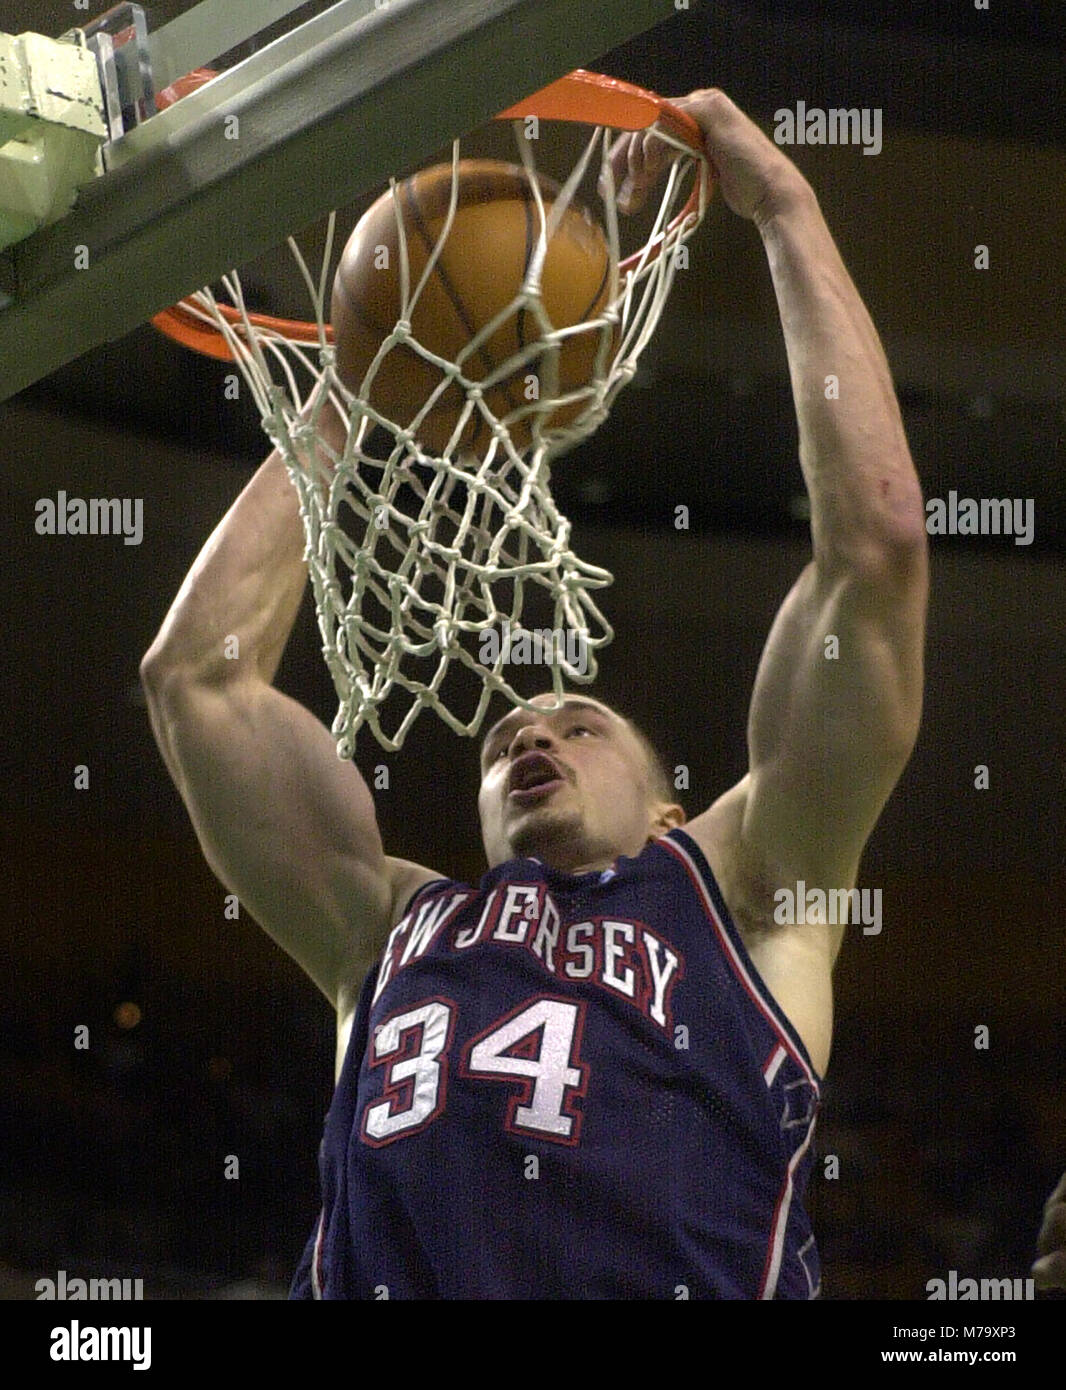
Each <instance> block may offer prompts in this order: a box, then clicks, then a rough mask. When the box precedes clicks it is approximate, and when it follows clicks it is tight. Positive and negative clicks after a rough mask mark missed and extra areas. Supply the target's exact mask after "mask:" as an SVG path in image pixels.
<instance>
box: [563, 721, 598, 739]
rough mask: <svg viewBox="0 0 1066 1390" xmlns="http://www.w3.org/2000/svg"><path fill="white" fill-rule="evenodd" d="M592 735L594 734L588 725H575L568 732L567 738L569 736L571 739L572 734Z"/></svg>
mask: <svg viewBox="0 0 1066 1390" xmlns="http://www.w3.org/2000/svg"><path fill="white" fill-rule="evenodd" d="M591 733H592V730H591V729H590V728H589V727H588V726H587V725H586V724H575V725H574V726H573V728H571V729H570V730H569V731H568V732H567V735H566V736H567V738H569V737H570V735H571V734H591Z"/></svg>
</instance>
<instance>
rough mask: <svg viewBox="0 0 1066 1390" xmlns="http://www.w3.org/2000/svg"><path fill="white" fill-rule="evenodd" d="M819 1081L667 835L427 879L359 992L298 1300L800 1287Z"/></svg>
mask: <svg viewBox="0 0 1066 1390" xmlns="http://www.w3.org/2000/svg"><path fill="white" fill-rule="evenodd" d="M819 1094H820V1090H819V1079H818V1077H817V1075H816V1074H815V1071H814V1068H813V1067H812V1065H811V1062H810V1059H809V1057H808V1055H807V1052H806V1050H805V1048H804V1046H803V1044H802V1042H801V1041H800V1039H799V1037H798V1036H797V1034H796V1032H795V1030H794V1029H793V1028H792V1027H791V1026H790V1025H789V1023H788V1021H787V1019H786V1018H785V1017H784V1016H783V1014H782V1012H781V1010H780V1009H779V1008H778V1006H777V1005H776V1004H775V1002H774V1000H773V999H772V998H771V997H770V995H769V993H768V991H767V989H766V987H765V985H764V984H763V983H762V980H761V979H760V977H759V975H758V974H757V972H756V970H755V967H754V965H753V964H752V962H751V960H750V958H749V956H748V953H747V950H746V949H745V947H744V944H743V942H742V941H741V939H740V936H739V934H738V932H737V930H736V928H735V926H734V924H733V922H732V920H731V918H730V916H729V912H728V910H727V908H726V906H725V903H724V901H723V899H722V896H721V893H720V891H719V889H718V885H717V883H716V882H715V880H714V877H713V875H712V873H711V871H710V868H709V866H708V864H707V861H706V859H705V858H704V856H703V854H702V853H701V851H700V849H699V847H698V846H697V845H696V843H695V841H693V840H692V838H691V837H690V836H689V835H687V834H686V833H685V832H684V831H683V830H672V831H670V832H669V834H667V835H664V836H663V837H662V838H660V839H658V840H655V841H653V842H652V843H650V844H649V845H647V846H646V847H645V848H644V850H643V852H642V853H641V854H640V855H639V856H637V857H636V858H632V859H631V858H626V857H622V858H620V859H618V860H617V861H616V862H615V864H614V866H613V867H612V868H611V869H607V870H605V871H603V872H597V873H588V874H577V875H573V874H567V873H561V872H559V871H557V870H555V869H552V868H550V867H548V866H547V865H545V864H542V863H540V862H539V861H538V860H536V859H512V860H510V861H508V862H507V863H505V864H499V865H497V866H496V867H495V868H494V869H491V870H490V871H489V872H488V873H487V874H485V876H484V878H483V879H482V880H481V884H480V886H479V887H473V886H471V885H469V884H464V883H458V882H454V881H451V880H437V881H434V882H432V883H428V884H426V885H425V886H424V887H423V888H421V889H420V890H419V891H418V892H417V893H416V894H415V895H414V897H413V898H412V899H411V901H410V903H409V904H408V907H407V910H406V912H405V913H404V915H403V917H402V919H401V920H400V921H399V922H398V923H397V925H396V926H395V927H394V929H393V931H392V933H391V934H390V936H389V939H388V943H387V945H386V947H385V950H384V953H383V955H382V958H381V961H380V964H379V965H378V967H377V969H376V970H372V971H371V972H370V974H369V975H368V977H367V979H366V982H365V984H364V986H363V991H362V995H361V997H360V1001H359V1006H358V1010H357V1013H356V1016H355V1021H354V1023H353V1026H352V1033H351V1038H350V1040H349V1043H348V1049H347V1053H346V1056H345V1060H344V1065H343V1069H342V1072H341V1077H340V1080H339V1082H338V1085H337V1089H336V1092H335V1094H334V1097H333V1102H332V1105H331V1107H330V1111H329V1114H328V1116H327V1118H326V1127H325V1136H324V1139H323V1142H322V1146H321V1149H320V1168H321V1179H322V1195H323V1206H322V1212H321V1215H320V1217H319V1220H318V1221H317V1222H316V1224H315V1228H314V1230H313V1232H312V1234H311V1238H310V1240H309V1241H308V1243H307V1248H306V1250H305V1251H304V1256H303V1260H302V1261H301V1264H300V1268H299V1269H298V1271H297V1273H296V1276H295V1278H294V1280H293V1285H292V1291H291V1297H293V1298H316V1297H317V1298H501V1299H504V1298H505V1299H539V1298H627V1299H628V1298H640V1299H645V1298H664V1299H678V1298H685V1297H689V1298H746V1299H753V1298H813V1297H815V1296H816V1295H817V1293H818V1291H819V1261H818V1254H817V1250H816V1247H815V1243H814V1237H813V1235H812V1233H811V1226H810V1222H809V1220H808V1217H807V1213H806V1211H805V1209H804V1206H803V1193H804V1189H805V1187H806V1184H807V1179H808V1176H809V1172H810V1167H811V1163H812V1151H811V1137H812V1132H813V1128H814V1121H815V1114H816V1111H817V1108H818V1103H819Z"/></svg>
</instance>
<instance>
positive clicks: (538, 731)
mask: <svg viewBox="0 0 1066 1390" xmlns="http://www.w3.org/2000/svg"><path fill="white" fill-rule="evenodd" d="M554 744H555V739H554V738H553V737H552V732H551V730H550V729H549V728H548V726H547V725H546V724H541V723H533V724H523V725H522V727H521V728H520V729H519V730H518V732H517V733H516V734H515V736H514V738H513V739H512V740H511V750H510V751H511V757H512V758H517V757H519V756H521V754H523V753H532V752H533V750H534V749H537V748H552V747H554Z"/></svg>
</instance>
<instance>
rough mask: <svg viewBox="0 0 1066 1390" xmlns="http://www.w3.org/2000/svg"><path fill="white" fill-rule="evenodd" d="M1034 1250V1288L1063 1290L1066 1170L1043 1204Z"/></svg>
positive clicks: (1064, 1271) (1065, 1271) (1064, 1277)
mask: <svg viewBox="0 0 1066 1390" xmlns="http://www.w3.org/2000/svg"><path fill="white" fill-rule="evenodd" d="M1036 1249H1037V1254H1038V1255H1039V1256H1040V1258H1039V1259H1038V1260H1037V1261H1036V1263H1035V1264H1034V1265H1033V1268H1032V1270H1031V1271H1030V1273H1031V1274H1032V1276H1033V1281H1034V1283H1035V1284H1036V1287H1037V1288H1038V1289H1066V1173H1063V1175H1062V1177H1061V1178H1060V1179H1059V1185H1058V1186H1057V1187H1056V1188H1055V1191H1054V1192H1053V1193H1052V1194H1051V1196H1050V1197H1049V1198H1048V1199H1047V1201H1046V1202H1045V1204H1044V1222H1043V1225H1042V1226H1041V1227H1040V1234H1039V1235H1038V1236H1037V1238H1036Z"/></svg>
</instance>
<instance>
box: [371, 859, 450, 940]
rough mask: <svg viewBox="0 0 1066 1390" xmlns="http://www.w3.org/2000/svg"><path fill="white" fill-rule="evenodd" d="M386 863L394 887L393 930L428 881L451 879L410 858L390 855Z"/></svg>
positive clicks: (391, 923) (446, 880)
mask: <svg viewBox="0 0 1066 1390" xmlns="http://www.w3.org/2000/svg"><path fill="white" fill-rule="evenodd" d="M386 864H387V868H388V874H389V883H390V886H391V889H392V909H391V911H390V913H389V926H388V930H389V931H391V930H392V928H393V927H394V926H395V925H396V923H397V922H398V921H399V920H400V918H401V917H402V916H403V915H404V913H405V912H406V911H407V907H408V904H409V903H410V901H411V899H412V898H413V897H414V895H415V894H416V893H417V892H418V890H419V889H420V888H424V887H425V886H426V884H427V883H448V882H450V881H451V880H450V879H449V878H448V876H447V875H446V874H441V873H438V872H437V871H436V870H435V869H427V868H426V867H425V865H424V864H415V863H413V862H412V861H411V860H410V859H396V858H393V857H389V858H387V859H386ZM382 945H384V942H383V943H382Z"/></svg>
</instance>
